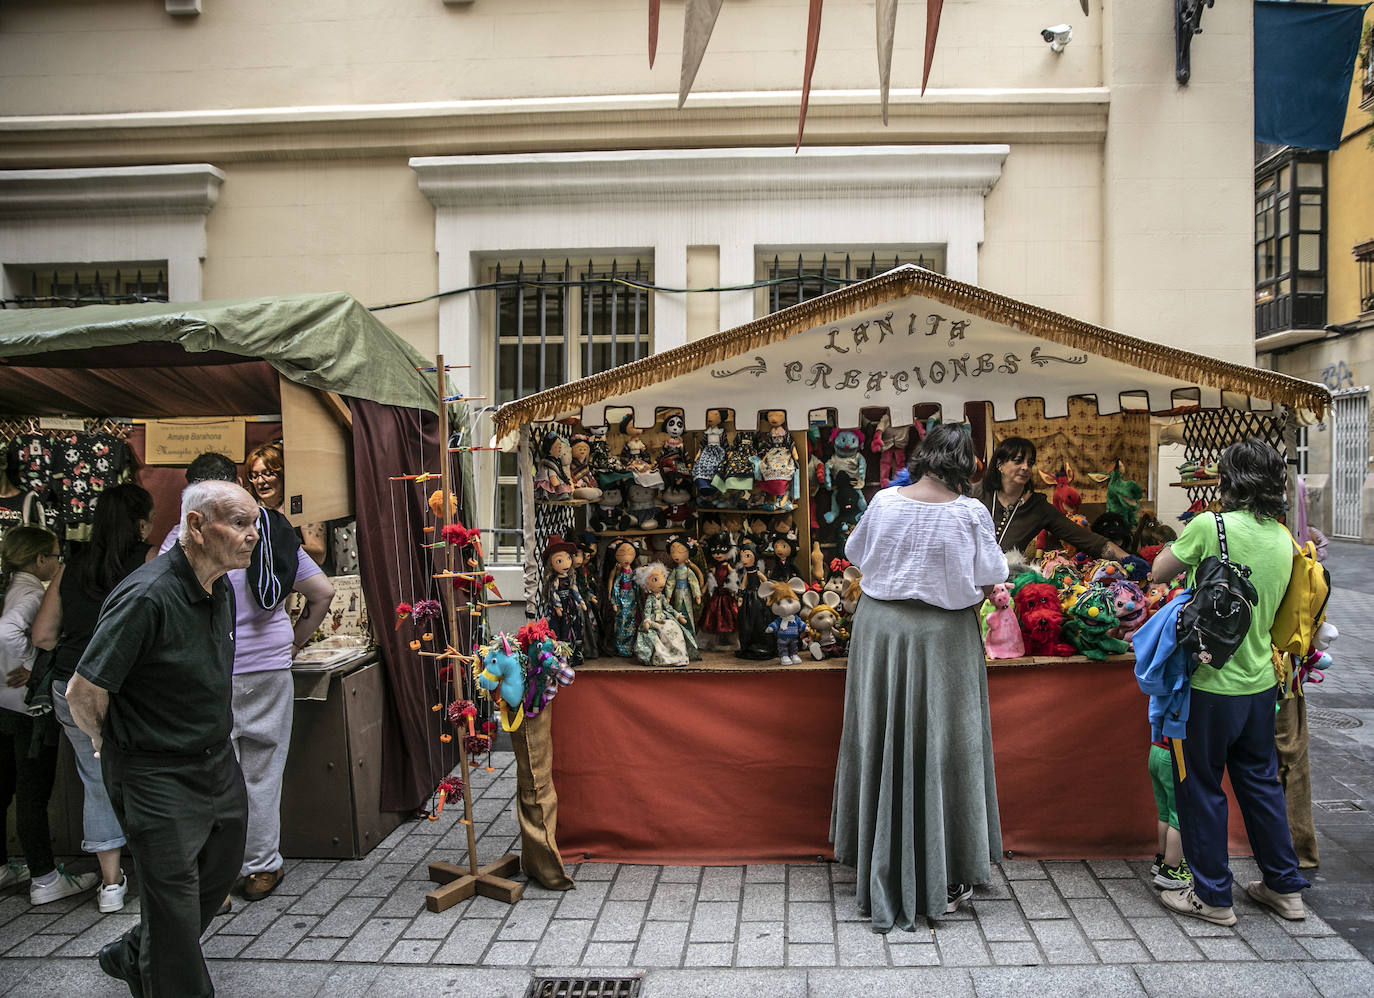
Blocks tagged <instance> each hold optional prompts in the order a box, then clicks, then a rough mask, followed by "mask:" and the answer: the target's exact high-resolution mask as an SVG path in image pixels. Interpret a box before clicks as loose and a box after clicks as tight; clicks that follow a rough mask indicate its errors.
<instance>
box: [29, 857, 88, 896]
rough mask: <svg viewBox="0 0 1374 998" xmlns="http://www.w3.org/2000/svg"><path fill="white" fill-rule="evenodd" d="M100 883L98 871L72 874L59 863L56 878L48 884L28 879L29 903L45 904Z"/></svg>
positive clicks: (79, 892) (81, 891)
mask: <svg viewBox="0 0 1374 998" xmlns="http://www.w3.org/2000/svg"><path fill="white" fill-rule="evenodd" d="M99 883H100V874H98V873H78V874H76V876H72V875H71V874H70V873H68V872H67V871H66V870H64V869H63V868H62V867H61V866H60V865H59V866H58V868H57V879H56V880H54V881H53V882H52V883H50V884H40V883H38V882H37V881H35V880H31V881H29V904H47V903H48V902H49V901H59V900H61V899H62V898H66V897H71V896H72V895H73V894H81V893H83V892H85V891H88V890H90V889H91V888H92V887H95V886H96V885H97V884H99Z"/></svg>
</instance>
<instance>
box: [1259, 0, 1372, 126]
mask: <svg viewBox="0 0 1374 998" xmlns="http://www.w3.org/2000/svg"><path fill="white" fill-rule="evenodd" d="M1367 6H1368V4H1352V5H1349V6H1333V5H1327V4H1316V3H1290V2H1274V0H1256V3H1255V139H1256V141H1258V142H1271V143H1273V144H1275V145H1281V146H1294V147H1296V148H1298V149H1335V148H1337V147H1338V146H1339V145H1340V144H1341V126H1342V125H1343V124H1344V122H1345V110H1346V103H1347V102H1348V101H1349V99H1350V80H1351V76H1352V75H1353V74H1354V72H1355V55H1356V52H1357V51H1358V49H1359V47H1360V26H1361V24H1362V22H1363V20H1364V12H1365V8H1366V7H1367Z"/></svg>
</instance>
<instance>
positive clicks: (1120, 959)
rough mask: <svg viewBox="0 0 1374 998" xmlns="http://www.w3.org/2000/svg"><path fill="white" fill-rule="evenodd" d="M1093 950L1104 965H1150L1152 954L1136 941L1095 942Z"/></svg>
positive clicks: (1108, 940) (1103, 940)
mask: <svg viewBox="0 0 1374 998" xmlns="http://www.w3.org/2000/svg"><path fill="white" fill-rule="evenodd" d="M1093 949H1095V950H1097V957H1098V959H1099V960H1101V961H1102V962H1103V963H1149V962H1150V960H1151V959H1152V958H1151V956H1150V953H1149V951H1148V950H1147V949H1145V947H1144V946H1142V945H1141V944H1140V942H1139V941H1138V940H1135V939H1102V940H1094V941H1093Z"/></svg>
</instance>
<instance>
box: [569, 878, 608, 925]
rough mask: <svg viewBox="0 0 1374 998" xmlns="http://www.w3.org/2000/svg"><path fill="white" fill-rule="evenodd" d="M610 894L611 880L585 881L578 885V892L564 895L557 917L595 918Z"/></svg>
mask: <svg viewBox="0 0 1374 998" xmlns="http://www.w3.org/2000/svg"><path fill="white" fill-rule="evenodd" d="M610 892H611V884H610V881H609V880H599V881H598V880H584V881H582V883H580V884H578V885H577V889H576V890H571V891H568V893H566V894H564V895H563V900H561V901H559V902H558V910H557V912H556V913H555V917H557V918H595V917H596V916H597V913H598V912H600V911H601V906H602V904H604V903H605V901H606V895H607V894H609V893H610Z"/></svg>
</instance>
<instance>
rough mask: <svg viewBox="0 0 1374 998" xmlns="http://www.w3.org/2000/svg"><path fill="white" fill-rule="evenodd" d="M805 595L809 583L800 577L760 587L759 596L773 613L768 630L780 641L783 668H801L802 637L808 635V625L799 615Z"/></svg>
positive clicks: (765, 582)
mask: <svg viewBox="0 0 1374 998" xmlns="http://www.w3.org/2000/svg"><path fill="white" fill-rule="evenodd" d="M805 591H806V583H804V582H802V580H801V579H800V578H799V577H796V576H793V577H792V578H790V579H788V580H786V581H783V582H775V581H773V580H772V579H765V580H764V581H763V582H762V583H760V584H759V595H760V596H762V597H763V598H764V602H765V603H766V604H767V606H768V607H769V609H771V610H772V611H773V619H772V621H770V622H769V624H768V627H767V630H768V631H769V632H770V633H771V634H773V635H774V637H776V638H777V642H778V663H779V664H780V665H800V664H801V656H800V655H799V654H798V651H800V649H801V639H802V635H803V634H805V633H806V622H805V621H803V620H802V618H801V614H800V612H799V611H800V610H801V605H802V602H801V601H802V593H804V592H805Z"/></svg>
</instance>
